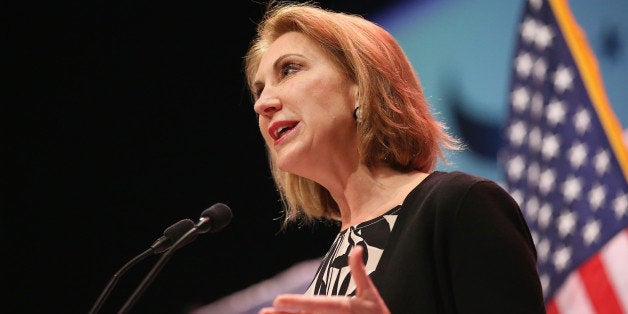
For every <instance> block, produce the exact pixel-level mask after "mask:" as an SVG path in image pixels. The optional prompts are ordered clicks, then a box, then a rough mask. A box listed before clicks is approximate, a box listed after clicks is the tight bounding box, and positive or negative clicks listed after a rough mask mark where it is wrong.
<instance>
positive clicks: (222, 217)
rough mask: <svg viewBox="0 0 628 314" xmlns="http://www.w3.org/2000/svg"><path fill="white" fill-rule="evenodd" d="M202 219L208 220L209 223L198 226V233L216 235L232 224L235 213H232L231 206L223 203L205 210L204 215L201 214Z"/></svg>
mask: <svg viewBox="0 0 628 314" xmlns="http://www.w3.org/2000/svg"><path fill="white" fill-rule="evenodd" d="M201 218H208V221H207V222H206V223H203V224H199V225H198V226H197V227H198V232H199V233H205V232H207V231H209V232H211V233H214V232H218V231H220V230H222V229H223V228H224V227H226V226H227V225H228V224H229V223H230V222H231V218H233V213H232V212H231V208H229V206H227V205H225V204H222V203H216V204H214V205H212V206H211V207H209V208H208V209H206V210H204V211H203V213H201Z"/></svg>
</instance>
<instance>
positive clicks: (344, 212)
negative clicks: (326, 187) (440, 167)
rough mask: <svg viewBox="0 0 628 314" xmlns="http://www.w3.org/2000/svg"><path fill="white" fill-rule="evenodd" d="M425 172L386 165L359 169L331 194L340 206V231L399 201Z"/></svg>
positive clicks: (391, 206)
mask: <svg viewBox="0 0 628 314" xmlns="http://www.w3.org/2000/svg"><path fill="white" fill-rule="evenodd" d="M427 176H428V174H427V173H424V172H419V171H413V172H407V173H404V172H399V171H395V170H392V169H390V168H383V167H379V168H375V169H367V168H360V169H358V171H356V172H355V173H354V174H352V175H351V177H350V178H349V179H348V180H347V184H346V186H345V188H344V190H343V191H341V192H337V193H332V196H333V197H334V199H335V200H336V202H337V203H338V205H339V207H340V214H341V230H344V229H346V228H348V227H349V226H355V225H357V224H359V223H362V222H364V221H368V220H371V219H373V218H376V217H379V216H381V215H383V214H384V213H386V212H387V211H389V210H390V209H392V208H393V207H395V206H397V205H400V204H402V203H403V201H404V200H405V198H406V197H407V196H408V194H409V193H410V192H411V191H412V190H413V189H414V188H415V187H416V186H417V185H418V184H419V183H421V181H423V180H424V179H425V178H426V177H427Z"/></svg>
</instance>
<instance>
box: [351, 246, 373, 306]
mask: <svg viewBox="0 0 628 314" xmlns="http://www.w3.org/2000/svg"><path fill="white" fill-rule="evenodd" d="M363 254H364V248H363V247H362V246H360V245H356V246H354V247H353V248H352V249H351V251H350V252H349V267H350V269H351V277H353V281H355V286H356V296H361V295H363V294H364V293H369V291H373V290H375V286H374V285H373V282H372V281H371V278H370V277H369V276H368V274H367V273H366V267H365V266H364V262H363V260H362V256H363Z"/></svg>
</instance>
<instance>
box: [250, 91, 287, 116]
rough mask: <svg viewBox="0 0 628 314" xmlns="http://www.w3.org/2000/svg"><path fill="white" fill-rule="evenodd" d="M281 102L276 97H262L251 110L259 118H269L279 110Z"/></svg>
mask: <svg viewBox="0 0 628 314" xmlns="http://www.w3.org/2000/svg"><path fill="white" fill-rule="evenodd" d="M281 107H282V105H281V101H279V99H278V98H277V97H267V96H264V95H262V97H260V98H259V99H257V101H255V105H254V106H253V109H254V110H255V112H256V113H257V114H258V115H260V116H265V117H271V116H272V115H273V114H274V113H275V112H277V111H279V110H281Z"/></svg>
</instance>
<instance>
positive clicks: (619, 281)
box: [547, 228, 628, 314]
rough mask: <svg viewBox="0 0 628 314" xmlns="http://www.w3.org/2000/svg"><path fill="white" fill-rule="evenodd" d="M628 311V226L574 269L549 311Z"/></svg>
mask: <svg viewBox="0 0 628 314" xmlns="http://www.w3.org/2000/svg"><path fill="white" fill-rule="evenodd" d="M626 313H628V228H626V229H624V230H623V231H622V232H620V233H618V234H617V235H616V236H615V237H613V238H612V239H611V240H610V241H608V243H607V244H606V245H605V246H604V247H603V248H602V249H601V250H600V252H599V253H598V254H596V255H594V256H592V257H591V258H590V259H589V260H588V261H586V262H585V263H584V264H582V265H581V266H580V268H578V270H577V271H575V272H573V273H572V274H571V275H569V277H568V278H567V280H566V281H565V283H564V284H563V285H562V286H561V287H560V289H558V291H557V292H556V295H555V296H554V298H553V299H552V300H551V301H550V302H549V303H548V304H547V314H626Z"/></svg>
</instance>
